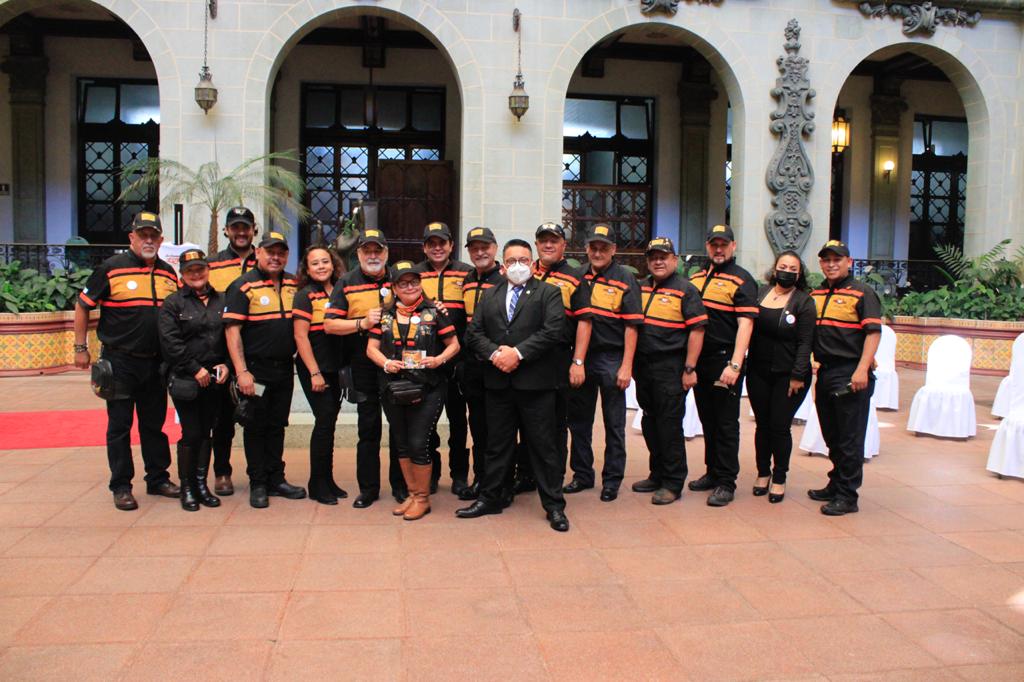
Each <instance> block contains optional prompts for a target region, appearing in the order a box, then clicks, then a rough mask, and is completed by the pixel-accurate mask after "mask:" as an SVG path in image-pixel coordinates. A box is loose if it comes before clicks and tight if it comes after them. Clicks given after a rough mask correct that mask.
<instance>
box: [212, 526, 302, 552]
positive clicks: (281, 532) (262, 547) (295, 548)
mask: <svg viewBox="0 0 1024 682" xmlns="http://www.w3.org/2000/svg"><path fill="white" fill-rule="evenodd" d="M308 535H309V526H266V527H263V526H224V527H222V528H219V529H218V530H217V533H216V534H215V535H214V536H213V540H212V541H211V542H210V546H209V547H207V549H206V553H207V554H208V555H210V556H249V555H254V554H301V553H302V551H303V549H305V547H306V536H308Z"/></svg>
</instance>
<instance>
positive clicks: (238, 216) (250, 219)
mask: <svg viewBox="0 0 1024 682" xmlns="http://www.w3.org/2000/svg"><path fill="white" fill-rule="evenodd" d="M235 223H244V224H246V225H248V226H249V227H253V226H255V225H256V217H255V216H254V215H253V214H252V211H250V210H249V209H247V208H246V207H245V206H235V207H234V208H229V209H228V213H227V215H226V216H225V217H224V227H228V226H230V225H234V224H235Z"/></svg>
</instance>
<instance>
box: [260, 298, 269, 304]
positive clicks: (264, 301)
mask: <svg viewBox="0 0 1024 682" xmlns="http://www.w3.org/2000/svg"><path fill="white" fill-rule="evenodd" d="M260 305H270V297H269V296H260Z"/></svg>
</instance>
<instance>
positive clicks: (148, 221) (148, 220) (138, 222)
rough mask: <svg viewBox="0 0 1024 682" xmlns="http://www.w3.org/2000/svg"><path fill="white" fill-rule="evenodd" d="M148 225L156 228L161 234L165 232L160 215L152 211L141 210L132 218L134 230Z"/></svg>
mask: <svg viewBox="0 0 1024 682" xmlns="http://www.w3.org/2000/svg"><path fill="white" fill-rule="evenodd" d="M147 227H148V228H150V229H153V230H156V231H157V232H159V233H160V234H163V233H164V228H163V226H162V225H161V224H160V216H158V215H157V214H156V213H153V212H152V211H139V212H138V213H136V214H135V218H134V219H133V220H132V232H135V231H136V230H141V229H144V228H147Z"/></svg>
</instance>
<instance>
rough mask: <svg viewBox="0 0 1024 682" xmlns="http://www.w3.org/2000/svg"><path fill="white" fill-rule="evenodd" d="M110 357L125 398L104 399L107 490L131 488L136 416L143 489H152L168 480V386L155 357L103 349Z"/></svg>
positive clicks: (133, 472)
mask: <svg viewBox="0 0 1024 682" xmlns="http://www.w3.org/2000/svg"><path fill="white" fill-rule="evenodd" d="M102 356H103V357H104V358H106V359H107V360H110V364H111V366H112V367H113V370H114V382H115V384H116V386H117V391H118V394H121V395H128V396H129V397H128V398H124V399H120V400H108V401H107V463H108V464H109V465H110V489H111V490H112V491H114V492H117V491H119V490H131V489H132V478H134V477H135V463H134V462H133V461H132V446H131V430H132V422H133V420H134V418H135V414H138V415H139V440H140V442H141V444H142V463H143V465H144V466H145V467H146V488H148V489H151V488H154V487H156V486H158V485H160V484H161V483H163V482H165V481H167V480H169V479H170V476H169V474H168V473H167V468H168V467H169V466H171V448H170V446H169V445H168V442H167V435H166V434H164V431H163V428H164V421H165V420H166V419H167V387H166V385H165V384H164V380H163V377H161V376H160V361H159V360H157V359H156V358H153V359H149V358H135V357H132V356H130V355H125V354H124V353H119V352H117V351H113V350H107V349H104V351H103V355H102Z"/></svg>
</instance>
